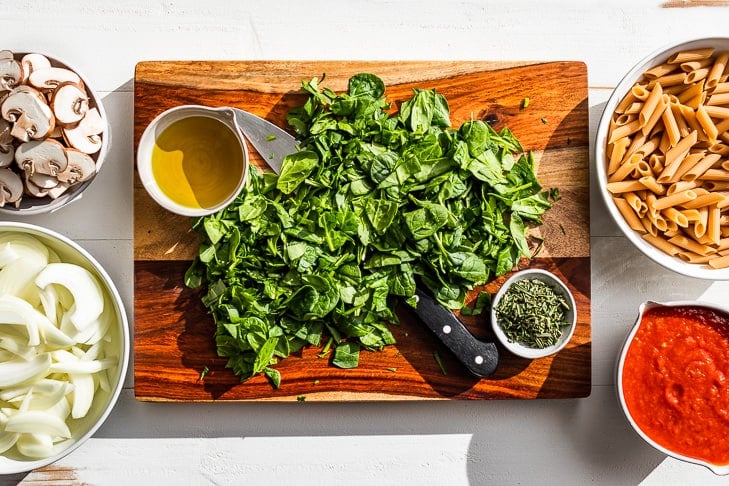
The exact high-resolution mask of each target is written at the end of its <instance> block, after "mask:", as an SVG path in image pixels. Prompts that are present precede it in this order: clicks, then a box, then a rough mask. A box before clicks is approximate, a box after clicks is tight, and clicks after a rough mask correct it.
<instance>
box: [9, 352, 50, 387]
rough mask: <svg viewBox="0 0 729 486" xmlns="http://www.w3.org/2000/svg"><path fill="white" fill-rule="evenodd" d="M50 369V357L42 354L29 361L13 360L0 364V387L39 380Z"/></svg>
mask: <svg viewBox="0 0 729 486" xmlns="http://www.w3.org/2000/svg"><path fill="white" fill-rule="evenodd" d="M50 367H51V355H50V354H48V353H42V354H39V355H37V356H36V357H35V358H33V359H32V360H30V361H26V360H24V359H23V358H15V359H11V360H9V361H4V362H2V363H0V387H6V386H13V385H17V384H20V383H23V382H25V381H28V380H32V379H35V378H40V377H43V376H45V375H46V373H48V370H49V368H50Z"/></svg>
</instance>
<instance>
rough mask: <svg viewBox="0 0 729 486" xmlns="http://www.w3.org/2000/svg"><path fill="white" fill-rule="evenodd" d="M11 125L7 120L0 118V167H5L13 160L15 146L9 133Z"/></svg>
mask: <svg viewBox="0 0 729 486" xmlns="http://www.w3.org/2000/svg"><path fill="white" fill-rule="evenodd" d="M11 130H12V126H11V125H10V123H9V122H8V121H7V120H3V119H0V167H7V166H9V165H10V164H12V162H13V160H15V146H14V145H13V136H12V135H11V134H10V131H11Z"/></svg>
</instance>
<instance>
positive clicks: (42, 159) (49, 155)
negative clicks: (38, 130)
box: [15, 139, 68, 178]
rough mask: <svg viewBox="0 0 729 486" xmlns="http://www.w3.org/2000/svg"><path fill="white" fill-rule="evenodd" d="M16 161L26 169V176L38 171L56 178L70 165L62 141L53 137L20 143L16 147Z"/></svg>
mask: <svg viewBox="0 0 729 486" xmlns="http://www.w3.org/2000/svg"><path fill="white" fill-rule="evenodd" d="M15 162H16V163H17V164H18V167H20V168H21V169H22V170H23V171H25V174H26V178H29V177H30V176H32V175H34V174H36V173H38V174H43V175H48V176H52V177H54V178H55V177H57V176H58V174H59V173H60V172H63V171H64V170H66V167H68V159H67V158H66V150H65V149H64V147H63V145H62V144H61V143H60V142H57V141H56V140H53V139H46V140H33V141H31V142H26V143H22V144H20V145H19V146H18V148H17V149H15Z"/></svg>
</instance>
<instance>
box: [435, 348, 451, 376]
mask: <svg viewBox="0 0 729 486" xmlns="http://www.w3.org/2000/svg"><path fill="white" fill-rule="evenodd" d="M433 358H434V359H435V362H436V363H437V364H438V368H440V372H441V373H443V375H444V376H445V375H447V374H448V372H447V371H446V369H445V365H444V364H443V360H442V359H441V358H440V354H438V351H433Z"/></svg>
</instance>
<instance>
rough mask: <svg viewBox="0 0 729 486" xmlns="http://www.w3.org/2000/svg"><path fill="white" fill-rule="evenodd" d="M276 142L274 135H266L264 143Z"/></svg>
mask: <svg viewBox="0 0 729 486" xmlns="http://www.w3.org/2000/svg"><path fill="white" fill-rule="evenodd" d="M274 140H276V135H266V142H273V141H274Z"/></svg>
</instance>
